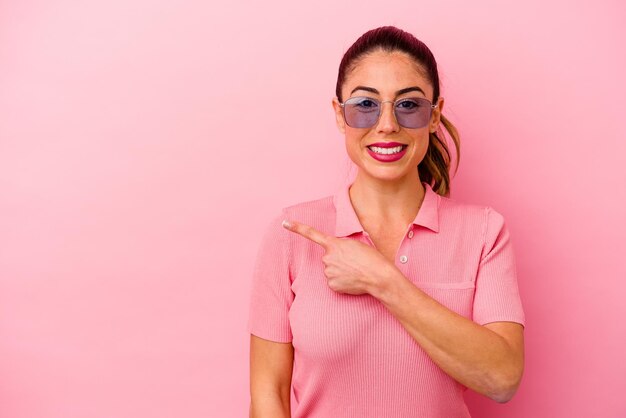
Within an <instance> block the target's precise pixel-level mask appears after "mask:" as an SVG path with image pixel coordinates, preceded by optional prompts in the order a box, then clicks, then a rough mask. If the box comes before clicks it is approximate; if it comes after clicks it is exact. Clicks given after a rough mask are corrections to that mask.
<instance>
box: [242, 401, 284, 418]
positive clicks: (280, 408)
mask: <svg viewBox="0 0 626 418" xmlns="http://www.w3.org/2000/svg"><path fill="white" fill-rule="evenodd" d="M290 417H291V411H290V405H289V399H288V398H286V397H284V396H279V395H275V396H274V395H270V396H256V397H253V398H252V400H251V402H250V418H290Z"/></svg>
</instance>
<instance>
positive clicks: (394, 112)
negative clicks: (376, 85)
mask: <svg viewBox="0 0 626 418" xmlns="http://www.w3.org/2000/svg"><path fill="white" fill-rule="evenodd" d="M353 99H368V100H372V101H374V102H376V103H378V104H379V108H378V116H377V117H376V120H375V121H374V123H372V124H371V125H370V126H364V127H361V128H355V129H367V128H371V127H372V126H374V125H376V124H377V123H378V121H379V120H380V115H382V113H383V112H382V109H383V103H393V117H394V118H395V119H396V122H397V123H398V125H400V126H402V127H403V128H407V129H421V128H423V127H424V126H426V125H428V122H426V123H425V124H424V125H423V126H420V127H417V128H409V127H407V126H404V125H402V124H401V123H400V122H399V121H398V115H397V114H396V105H397V104H398V102H401V101H403V100H416V99H417V100H421V101H425V102H427V103H428V104H429V105H430V109H429V110H430V114H429V115H428V120H430V118H431V117H432V115H433V109H435V108H436V107H437V106H438V104H435V105H434V104H433V103H432V102H431V101H430V100H428V99H426V98H425V97H403V98H401V99H398V100H395V101H393V100H384V101H382V102H381V101H380V100H378V99H376V98H374V97H369V96H354V97H350V98H348V99H347V100H346V101H344V102H343V103H339V106H341V113H342V114H343V120H344V121H346V125H348V126H350V127H351V128H354V126H351V125H350V124H349V123H348V119H347V118H346V108H345V104H346V103H347V102H348V101H350V100H353Z"/></svg>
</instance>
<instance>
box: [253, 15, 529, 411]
mask: <svg viewBox="0 0 626 418" xmlns="http://www.w3.org/2000/svg"><path fill="white" fill-rule="evenodd" d="M336 95H337V97H335V98H334V99H333V102H332V105H333V107H334V110H335V114H336V119H337V126H338V128H339V130H340V131H341V132H342V133H343V134H345V141H346V149H347V151H348V155H349V156H350V158H351V160H352V161H353V162H354V163H355V164H356V165H357V166H358V173H357V175H356V177H355V180H354V181H353V182H352V183H351V184H347V185H345V186H344V187H342V188H340V189H339V190H338V191H337V192H336V193H335V194H334V195H332V196H327V197H324V198H322V199H317V200H312V201H308V202H303V203H299V204H296V205H292V206H289V207H286V208H283V209H282V211H281V213H280V215H278V216H276V217H275V218H274V219H273V220H272V222H271V223H270V225H269V226H268V228H267V229H266V231H265V235H264V237H263V241H262V244H261V247H260V249H259V252H258V256H257V257H258V258H257V261H256V265H255V269H254V276H253V286H252V294H251V301H250V317H249V323H248V327H249V331H250V333H251V337H250V338H251V341H250V389H251V405H250V416H251V417H294V418H299V417H322V418H342V417H355V418H356V417H358V418H365V417H372V418H381V417H427V418H436V417H441V418H455V417H469V416H470V414H469V412H468V409H467V406H466V405H465V402H464V399H463V392H464V390H466V389H467V388H470V389H472V390H474V391H476V392H478V393H481V394H483V395H485V396H488V397H489V398H491V399H493V400H494V401H496V402H501V403H502V402H507V401H508V400H510V399H511V397H512V396H513V395H514V393H515V392H516V390H517V388H518V385H519V383H520V380H521V377H522V373H523V368H524V342H523V330H524V323H525V318H524V311H523V309H522V304H521V300H520V296H519V292H518V286H517V279H516V270H515V258H514V254H513V248H512V242H511V240H510V236H509V232H508V229H507V227H506V224H505V222H504V219H503V217H502V215H501V214H500V213H498V212H497V211H495V210H494V209H493V208H491V207H489V206H479V205H471V204H465V203H461V202H457V201H455V200H454V199H451V198H450V197H449V190H450V177H449V168H450V156H449V152H448V149H447V147H446V145H445V142H444V141H442V138H443V131H442V129H441V127H442V126H441V125H443V127H444V128H445V129H446V130H447V131H448V133H449V134H450V135H451V137H452V139H453V140H454V144H455V147H456V150H457V155H458V153H459V147H460V145H459V138H458V134H457V132H456V129H455V128H454V126H453V125H452V124H451V123H450V121H449V120H447V119H446V118H445V117H444V116H443V114H442V110H443V107H444V99H443V97H440V96H439V77H438V73H437V64H436V62H435V59H434V57H433V55H432V53H431V51H430V50H429V49H428V47H426V45H424V44H423V43H422V42H420V41H419V40H417V39H416V38H415V37H414V36H412V35H411V34H409V33H407V32H404V31H402V30H400V29H398V28H395V27H391V26H386V27H380V28H377V29H374V30H371V31H369V32H367V33H365V34H364V35H362V36H361V37H360V38H359V39H358V40H357V41H356V42H355V43H354V44H353V45H352V46H351V47H350V48H349V49H348V51H346V54H345V55H344V57H343V60H342V62H341V65H340V68H339V76H338V80H337V89H336ZM457 166H458V159H457ZM416 167H417V169H416ZM283 221H285V222H284V223H283Z"/></svg>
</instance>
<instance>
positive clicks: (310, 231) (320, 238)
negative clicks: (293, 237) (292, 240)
mask: <svg viewBox="0 0 626 418" xmlns="http://www.w3.org/2000/svg"><path fill="white" fill-rule="evenodd" d="M283 227H285V228H287V229H288V230H290V231H293V232H295V233H296V234H299V235H302V236H303V237H304V238H307V239H310V240H311V241H313V242H315V243H316V244H319V245H321V246H322V247H323V248H324V249H326V247H327V245H328V240H329V238H330V237H329V236H328V235H326V234H324V233H323V232H320V231H318V230H317V229H315V228H313V227H312V226H310V225H307V224H303V223H300V222H295V221H288V220H287V219H285V220H284V221H283Z"/></svg>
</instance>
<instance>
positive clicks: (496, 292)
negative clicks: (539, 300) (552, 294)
mask: <svg viewBox="0 0 626 418" xmlns="http://www.w3.org/2000/svg"><path fill="white" fill-rule="evenodd" d="M486 219H487V221H486V222H487V224H486V229H485V246H484V249H483V253H482V255H481V259H480V264H479V266H478V273H477V276H476V289H475V294H474V306H473V320H474V322H477V323H479V324H481V325H484V324H486V323H489V322H496V321H510V322H517V323H520V324H522V326H525V323H526V318H525V315H524V310H523V307H522V301H521V298H520V294H519V288H518V284H517V269H516V265H515V254H514V252H513V243H512V241H511V237H510V234H509V230H508V227H507V225H506V223H505V220H504V217H503V216H502V215H501V214H500V213H498V212H497V211H496V210H494V209H492V208H491V207H487V208H486Z"/></svg>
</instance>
